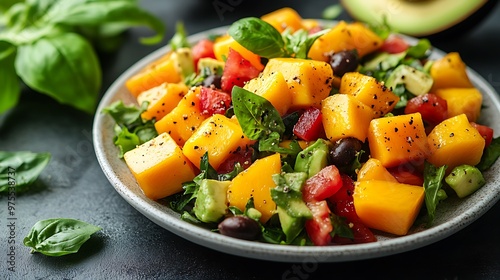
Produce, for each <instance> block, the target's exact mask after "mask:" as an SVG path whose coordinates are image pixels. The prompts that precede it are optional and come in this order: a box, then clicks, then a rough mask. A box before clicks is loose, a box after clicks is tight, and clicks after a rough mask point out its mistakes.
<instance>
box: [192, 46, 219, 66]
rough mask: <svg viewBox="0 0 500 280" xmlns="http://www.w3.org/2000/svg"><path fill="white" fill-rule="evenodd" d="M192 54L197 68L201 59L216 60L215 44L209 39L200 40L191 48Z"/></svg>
mask: <svg viewBox="0 0 500 280" xmlns="http://www.w3.org/2000/svg"><path fill="white" fill-rule="evenodd" d="M191 52H192V53H193V60H194V65H195V66H196V67H197V66H198V61H199V60H200V58H213V59H215V53H214V42H212V41H210V40H208V39H203V40H200V41H198V43H196V45H194V46H193V47H192V48H191Z"/></svg>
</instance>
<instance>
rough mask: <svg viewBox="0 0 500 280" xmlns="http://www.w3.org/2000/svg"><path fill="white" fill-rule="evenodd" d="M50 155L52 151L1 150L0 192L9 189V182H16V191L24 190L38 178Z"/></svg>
mask: <svg viewBox="0 0 500 280" xmlns="http://www.w3.org/2000/svg"><path fill="white" fill-rule="evenodd" d="M50 157H51V155H50V153H32V152H24V151H21V152H5V151H0V193H4V192H7V191H8V190H9V186H11V183H9V182H15V187H16V192H19V191H24V190H25V188H26V187H28V186H29V185H31V184H32V183H33V182H34V181H35V180H36V179H37V178H38V175H40V173H41V172H42V170H43V169H44V168H45V166H47V164H48V163H49V161H50ZM13 179H14V180H13Z"/></svg>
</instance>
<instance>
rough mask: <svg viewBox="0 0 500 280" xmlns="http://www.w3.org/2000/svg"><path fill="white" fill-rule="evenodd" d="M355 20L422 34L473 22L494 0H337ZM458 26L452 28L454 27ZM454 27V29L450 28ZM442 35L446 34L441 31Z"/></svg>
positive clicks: (489, 8) (433, 33)
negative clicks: (383, 24) (385, 23)
mask: <svg viewBox="0 0 500 280" xmlns="http://www.w3.org/2000/svg"><path fill="white" fill-rule="evenodd" d="M341 2H342V5H343V6H344V8H345V9H346V11H347V12H348V13H349V14H350V15H351V17H353V18H354V19H355V20H359V21H363V22H367V23H372V24H380V23H382V22H383V19H384V17H385V18H386V22H387V24H388V25H389V26H390V27H391V28H392V29H394V30H396V31H398V32H399V33H403V34H407V35H411V36H415V37H424V36H426V37H427V36H429V35H437V34H444V31H446V33H448V34H450V33H459V32H461V31H464V30H465V29H467V28H470V27H472V26H474V25H475V24H476V23H477V22H478V21H479V20H481V19H483V18H484V17H485V14H486V13H488V12H490V11H491V10H492V7H493V6H494V5H495V4H496V3H497V2H498V1H497V0H489V1H488V0H341ZM458 28H459V29H460V30H456V29H458ZM452 29H455V30H452ZM445 35H446V34H445Z"/></svg>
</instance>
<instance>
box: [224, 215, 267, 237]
mask: <svg viewBox="0 0 500 280" xmlns="http://www.w3.org/2000/svg"><path fill="white" fill-rule="evenodd" d="M218 228H219V232H220V233H221V234H222V235H226V236H231V237H234V238H239V239H245V240H256V239H257V238H259V235H260V233H261V231H260V226H259V223H257V222H256V221H255V220H252V219H251V218H249V217H247V216H232V217H228V218H225V219H224V221H222V222H221V223H220V224H219V226H218Z"/></svg>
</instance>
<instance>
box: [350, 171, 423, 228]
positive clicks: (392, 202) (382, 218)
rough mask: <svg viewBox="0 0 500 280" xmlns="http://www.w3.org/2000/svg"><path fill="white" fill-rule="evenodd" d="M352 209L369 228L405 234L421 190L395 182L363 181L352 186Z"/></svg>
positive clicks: (417, 187)
mask: <svg viewBox="0 0 500 280" xmlns="http://www.w3.org/2000/svg"><path fill="white" fill-rule="evenodd" d="M353 199H354V209H356V214H357V215H358V217H359V218H360V219H361V221H362V222H363V224H365V225H366V226H367V227H369V228H373V229H377V230H381V231H384V232H388V233H392V234H395V235H405V234H407V233H408V231H409V229H410V228H411V226H412V225H413V223H414V222H415V219H416V217H417V215H418V213H419V211H420V208H421V207H422V203H423V201H424V188H423V187H422V186H413V185H407V184H401V183H397V182H388V181H378V180H367V181H360V182H356V183H355V187H354V194H353Z"/></svg>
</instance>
